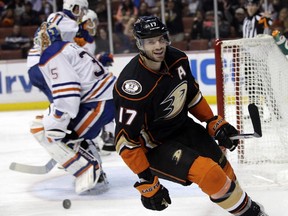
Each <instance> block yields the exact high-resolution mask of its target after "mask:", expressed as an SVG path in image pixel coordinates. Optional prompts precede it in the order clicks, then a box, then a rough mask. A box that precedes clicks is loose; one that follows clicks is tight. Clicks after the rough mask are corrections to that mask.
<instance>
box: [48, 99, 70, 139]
mask: <svg viewBox="0 0 288 216" xmlns="http://www.w3.org/2000/svg"><path fill="white" fill-rule="evenodd" d="M49 109H50V111H49V113H48V115H44V117H43V126H44V132H45V137H46V138H47V139H48V140H49V141H51V142H54V141H58V140H61V139H63V138H64V137H65V136H66V134H70V133H71V131H70V130H68V129H67V127H68V124H69V123H70V119H71V118H70V116H69V114H68V113H63V112H60V111H58V110H57V109H56V108H55V107H54V106H53V105H52V104H51V106H50V108H49Z"/></svg>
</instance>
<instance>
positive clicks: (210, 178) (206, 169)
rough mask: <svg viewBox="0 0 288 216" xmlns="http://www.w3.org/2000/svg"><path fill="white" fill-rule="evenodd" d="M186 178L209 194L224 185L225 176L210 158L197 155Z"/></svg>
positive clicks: (217, 190)
mask: <svg viewBox="0 0 288 216" xmlns="http://www.w3.org/2000/svg"><path fill="white" fill-rule="evenodd" d="M188 180H190V181H192V182H195V183H196V184H198V185H199V187H200V188H201V189H202V191H203V192H204V193H206V194H208V195H209V196H211V195H212V194H215V193H217V192H219V191H220V190H221V189H222V188H223V187H224V185H225V183H226V181H227V176H226V174H225V172H224V171H223V170H222V168H221V167H220V166H219V165H218V164H217V163H215V162H214V161H213V160H212V159H210V158H206V157H201V156H199V157H198V158H197V159H196V160H195V161H194V163H193V164H192V166H191V168H190V170H189V173H188Z"/></svg>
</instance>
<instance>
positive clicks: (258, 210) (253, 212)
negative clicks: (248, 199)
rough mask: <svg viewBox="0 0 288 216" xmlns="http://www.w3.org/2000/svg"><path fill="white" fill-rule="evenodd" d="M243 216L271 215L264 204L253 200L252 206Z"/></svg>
mask: <svg viewBox="0 0 288 216" xmlns="http://www.w3.org/2000/svg"><path fill="white" fill-rule="evenodd" d="M241 216H269V215H268V214H266V213H265V212H264V208H263V206H262V205H260V204H258V203H256V202H254V201H252V203H251V206H250V208H249V209H248V211H246V212H245V213H244V214H242V215H241Z"/></svg>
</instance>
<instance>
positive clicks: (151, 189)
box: [134, 176, 171, 211]
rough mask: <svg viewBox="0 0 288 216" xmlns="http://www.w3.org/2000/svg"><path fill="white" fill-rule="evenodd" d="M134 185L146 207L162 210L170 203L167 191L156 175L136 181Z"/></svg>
mask: <svg viewBox="0 0 288 216" xmlns="http://www.w3.org/2000/svg"><path fill="white" fill-rule="evenodd" d="M134 187H135V188H136V189H137V190H138V191H139V192H140V193H141V202H142V204H143V206H144V207H145V208H147V209H151V210H157V211H162V210H164V209H166V208H167V207H168V205H169V204H171V199H170V196H169V192H168V190H167V189H166V188H165V187H164V186H163V185H161V184H160V182H159V181H158V177H157V176H154V177H153V178H152V179H151V180H150V181H142V182H136V183H135V184H134Z"/></svg>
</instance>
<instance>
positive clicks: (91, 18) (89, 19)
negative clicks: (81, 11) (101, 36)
mask: <svg viewBox="0 0 288 216" xmlns="http://www.w3.org/2000/svg"><path fill="white" fill-rule="evenodd" d="M82 23H85V24H84V26H85V29H86V30H87V31H88V32H89V34H90V35H91V36H95V35H96V30H97V26H98V24H99V21H98V16H97V14H96V13H95V12H94V11H93V10H90V9H89V10H88V12H87V14H85V15H84V16H83V18H82Z"/></svg>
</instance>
